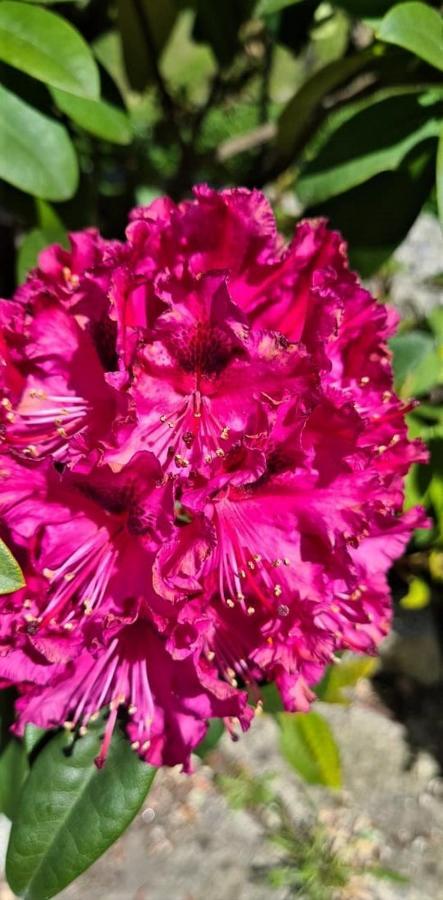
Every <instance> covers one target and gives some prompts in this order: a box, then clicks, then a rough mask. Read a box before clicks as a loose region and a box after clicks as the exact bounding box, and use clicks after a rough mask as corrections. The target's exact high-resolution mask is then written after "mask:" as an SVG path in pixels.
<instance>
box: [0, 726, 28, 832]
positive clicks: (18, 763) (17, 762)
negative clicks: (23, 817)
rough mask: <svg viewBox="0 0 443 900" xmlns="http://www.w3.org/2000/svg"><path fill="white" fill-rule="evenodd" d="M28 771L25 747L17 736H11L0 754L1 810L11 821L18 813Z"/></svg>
mask: <svg viewBox="0 0 443 900" xmlns="http://www.w3.org/2000/svg"><path fill="white" fill-rule="evenodd" d="M28 772H29V763H28V758H27V755H26V750H25V747H24V745H23V744H22V742H21V741H18V740H17V738H15V737H11V738H10V739H9V741H8V743H7V745H6V748H5V749H4V750H3V753H2V754H1V755H0V812H2V813H4V814H5V816H7V817H8V819H11V821H12V820H13V819H14V818H15V815H16V813H17V810H18V803H19V798H20V793H21V789H22V786H23V783H24V781H25V779H26V777H27V775H28Z"/></svg>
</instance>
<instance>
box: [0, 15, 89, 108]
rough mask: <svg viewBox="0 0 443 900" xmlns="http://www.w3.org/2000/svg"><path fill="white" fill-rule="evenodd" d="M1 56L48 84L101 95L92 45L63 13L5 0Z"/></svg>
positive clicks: (0, 25) (1, 18) (0, 30)
mask: <svg viewBox="0 0 443 900" xmlns="http://www.w3.org/2000/svg"><path fill="white" fill-rule="evenodd" d="M0 59H2V60H4V62H7V63H8V64H9V65H10V66H15V67H16V68H17V69H20V70H21V71H22V72H26V73H27V75H32V76H33V77H34V78H38V79H39V80H40V81H44V82H45V83H46V84H50V85H52V86H53V87H58V88H61V89H62V90H66V91H71V92H72V93H74V94H80V95H81V96H84V97H98V96H99V93H100V84H99V78H98V70H97V66H96V64H95V61H94V58H93V56H92V53H91V51H90V50H89V47H88V45H87V44H86V43H85V41H84V40H83V38H82V37H81V35H80V34H79V33H78V31H77V30H76V29H75V28H73V26H72V25H70V23H69V22H67V21H66V20H65V19H62V18H61V16H58V15H56V14H55V13H53V12H49V11H48V10H45V9H39V8H38V7H33V6H28V5H26V4H25V3H18V2H16V0H2V2H1V3H0Z"/></svg>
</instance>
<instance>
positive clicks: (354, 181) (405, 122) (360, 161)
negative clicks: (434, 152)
mask: <svg viewBox="0 0 443 900" xmlns="http://www.w3.org/2000/svg"><path fill="white" fill-rule="evenodd" d="M423 99H424V98H423V96H422V95H421V94H420V93H418V92H417V90H416V89H412V90H407V91H404V90H403V91H402V90H401V89H396V90H390V91H389V92H386V91H383V92H379V93H377V94H375V95H373V96H371V97H370V98H369V99H365V100H363V101H359V102H357V103H355V104H349V105H347V106H346V107H345V108H344V109H342V110H339V111H338V112H336V113H333V114H332V115H331V116H330V117H329V119H328V121H327V123H326V125H325V126H324V128H323V129H322V133H321V135H320V136H319V137H317V138H316V142H315V147H314V150H313V154H312V155H313V158H312V159H311V161H310V162H308V163H307V165H306V166H305V167H304V169H303V171H302V174H301V177H300V179H299V180H298V182H297V194H298V195H299V197H300V199H301V200H302V201H303V202H304V203H307V204H313V203H320V202H323V201H324V200H328V199H329V198H330V197H335V196H336V195H337V194H341V193H343V192H344V191H347V190H349V189H350V188H353V187H356V186H357V185H359V184H363V182H365V181H368V180H369V179H370V178H372V177H373V176H374V175H378V174H379V173H381V172H388V171H393V170H395V169H397V168H398V167H399V165H400V163H401V162H402V160H403V159H404V158H405V157H406V156H407V154H408V153H409V151H410V150H411V149H412V148H413V147H415V146H416V144H419V143H421V142H422V141H424V140H426V139H427V138H430V137H437V136H438V135H439V133H440V129H441V124H440V118H441V110H440V109H439V108H438V106H431V107H430V106H428V105H423Z"/></svg>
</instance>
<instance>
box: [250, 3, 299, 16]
mask: <svg viewBox="0 0 443 900" xmlns="http://www.w3.org/2000/svg"><path fill="white" fill-rule="evenodd" d="M302 2H303V0H259V2H258V4H257V6H256V8H255V9H254V16H270V15H272V14H273V13H276V12H280V10H281V9H285V8H286V7H287V6H295V4H296V3H302Z"/></svg>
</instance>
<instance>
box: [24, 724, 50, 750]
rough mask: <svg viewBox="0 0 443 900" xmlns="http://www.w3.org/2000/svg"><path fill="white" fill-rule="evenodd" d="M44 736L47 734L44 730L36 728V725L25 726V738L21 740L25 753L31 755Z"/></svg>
mask: <svg viewBox="0 0 443 900" xmlns="http://www.w3.org/2000/svg"><path fill="white" fill-rule="evenodd" d="M45 734H47V732H46V731H45V729H44V728H37V725H27V726H26V729H25V736H24V738H23V744H24V747H25V750H26V753H28V754H31V753H32V752H33V751H34V750H35V748H36V746H37V744H38V743H39V742H40V741H41V739H42V738H43V737H44V735H45Z"/></svg>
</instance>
